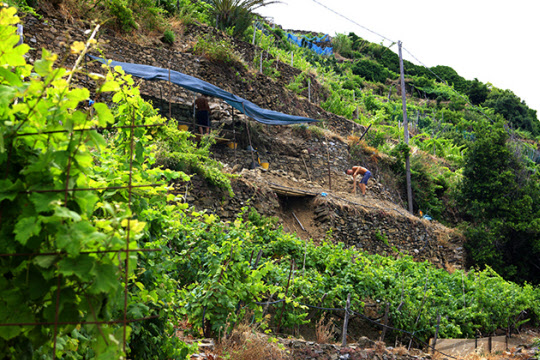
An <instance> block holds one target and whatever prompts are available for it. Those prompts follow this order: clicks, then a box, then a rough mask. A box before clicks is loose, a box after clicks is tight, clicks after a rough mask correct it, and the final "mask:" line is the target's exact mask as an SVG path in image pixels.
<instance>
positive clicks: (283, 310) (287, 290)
mask: <svg viewBox="0 0 540 360" xmlns="http://www.w3.org/2000/svg"><path fill="white" fill-rule="evenodd" d="M293 269H294V259H292V260H291V270H290V271H289V279H288V280H287V288H286V289H285V299H286V298H287V295H288V293H289V284H290V283H291V275H292V272H293ZM285 303H286V301H284V302H283V306H282V307H281V315H280V316H279V321H278V326H277V332H278V333H279V330H280V329H281V320H282V319H283V313H284V312H285Z"/></svg>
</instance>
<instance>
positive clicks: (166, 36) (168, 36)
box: [163, 30, 176, 45]
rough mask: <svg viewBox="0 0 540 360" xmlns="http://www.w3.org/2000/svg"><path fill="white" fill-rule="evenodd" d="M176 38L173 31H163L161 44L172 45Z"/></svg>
mask: <svg viewBox="0 0 540 360" xmlns="http://www.w3.org/2000/svg"><path fill="white" fill-rule="evenodd" d="M175 38H176V35H175V34H174V31H172V30H165V32H164V33H163V42H164V43H166V44H170V45H172V44H174V40H175Z"/></svg>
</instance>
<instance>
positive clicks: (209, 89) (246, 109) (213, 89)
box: [88, 55, 318, 125]
mask: <svg viewBox="0 0 540 360" xmlns="http://www.w3.org/2000/svg"><path fill="white" fill-rule="evenodd" d="M88 56H89V57H90V58H92V59H94V60H97V61H99V62H101V63H104V64H109V66H111V67H115V66H121V67H122V69H124V71H125V72H126V73H127V74H131V75H133V76H136V77H139V78H143V79H145V80H164V81H169V70H167V69H163V68H159V67H156V66H149V65H141V64H131V63H125V62H120V61H110V63H109V62H108V61H107V60H105V59H102V58H99V57H96V56H92V55H88ZM170 81H171V82H172V83H173V84H176V85H179V86H181V87H183V88H186V89H188V90H191V91H194V92H197V93H201V94H204V95H208V96H212V97H218V98H220V99H223V100H225V102H227V104H229V105H231V106H232V107H234V108H235V109H237V110H239V111H241V112H242V113H244V114H246V115H247V116H249V117H250V118H252V119H254V120H257V121H258V122H261V123H263V124H266V125H292V124H300V123H306V122H318V120H315V119H311V118H306V117H302V116H294V115H287V114H283V113H280V112H278V111H273V110H266V109H262V108H260V107H258V106H257V105H255V104H254V103H252V102H251V101H248V100H246V99H243V98H241V97H239V96H236V95H234V94H231V93H230V92H228V91H225V90H223V89H221V88H219V87H217V86H215V85H212V84H210V83H208V82H206V81H203V80H201V79H197V78H196V77H193V76H189V75H186V74H182V73H181V72H178V71H174V70H170Z"/></svg>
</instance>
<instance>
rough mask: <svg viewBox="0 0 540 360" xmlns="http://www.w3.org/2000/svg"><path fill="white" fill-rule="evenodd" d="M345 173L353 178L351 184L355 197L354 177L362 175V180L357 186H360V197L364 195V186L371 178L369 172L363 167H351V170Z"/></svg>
mask: <svg viewBox="0 0 540 360" xmlns="http://www.w3.org/2000/svg"><path fill="white" fill-rule="evenodd" d="M345 173H347V175H352V177H353V184H354V186H353V189H354V194H355V195H356V176H357V175H359V174H360V175H362V180H360V184H359V185H358V186H360V190H361V191H362V195H366V185H367V182H368V180H369V178H370V177H371V172H370V171H369V170H368V169H366V168H365V167H362V166H353V167H352V169H348V170H346V171H345Z"/></svg>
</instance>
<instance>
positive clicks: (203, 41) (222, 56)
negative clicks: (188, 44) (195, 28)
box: [193, 37, 239, 63]
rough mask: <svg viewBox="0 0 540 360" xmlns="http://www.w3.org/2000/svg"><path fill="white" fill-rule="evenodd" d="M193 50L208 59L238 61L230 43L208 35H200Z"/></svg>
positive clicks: (226, 61) (227, 61)
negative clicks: (204, 36) (205, 36)
mask: <svg viewBox="0 0 540 360" xmlns="http://www.w3.org/2000/svg"><path fill="white" fill-rule="evenodd" d="M193 52H194V53H195V54H197V55H201V56H204V57H206V58H207V59H208V60H210V61H221V62H225V63H229V62H232V61H239V58H238V56H237V55H236V54H235V52H234V48H233V47H232V45H231V43H229V42H227V41H225V40H215V39H213V38H210V37H207V38H203V37H200V38H199V39H198V40H197V43H196V44H195V46H194V47H193Z"/></svg>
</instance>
